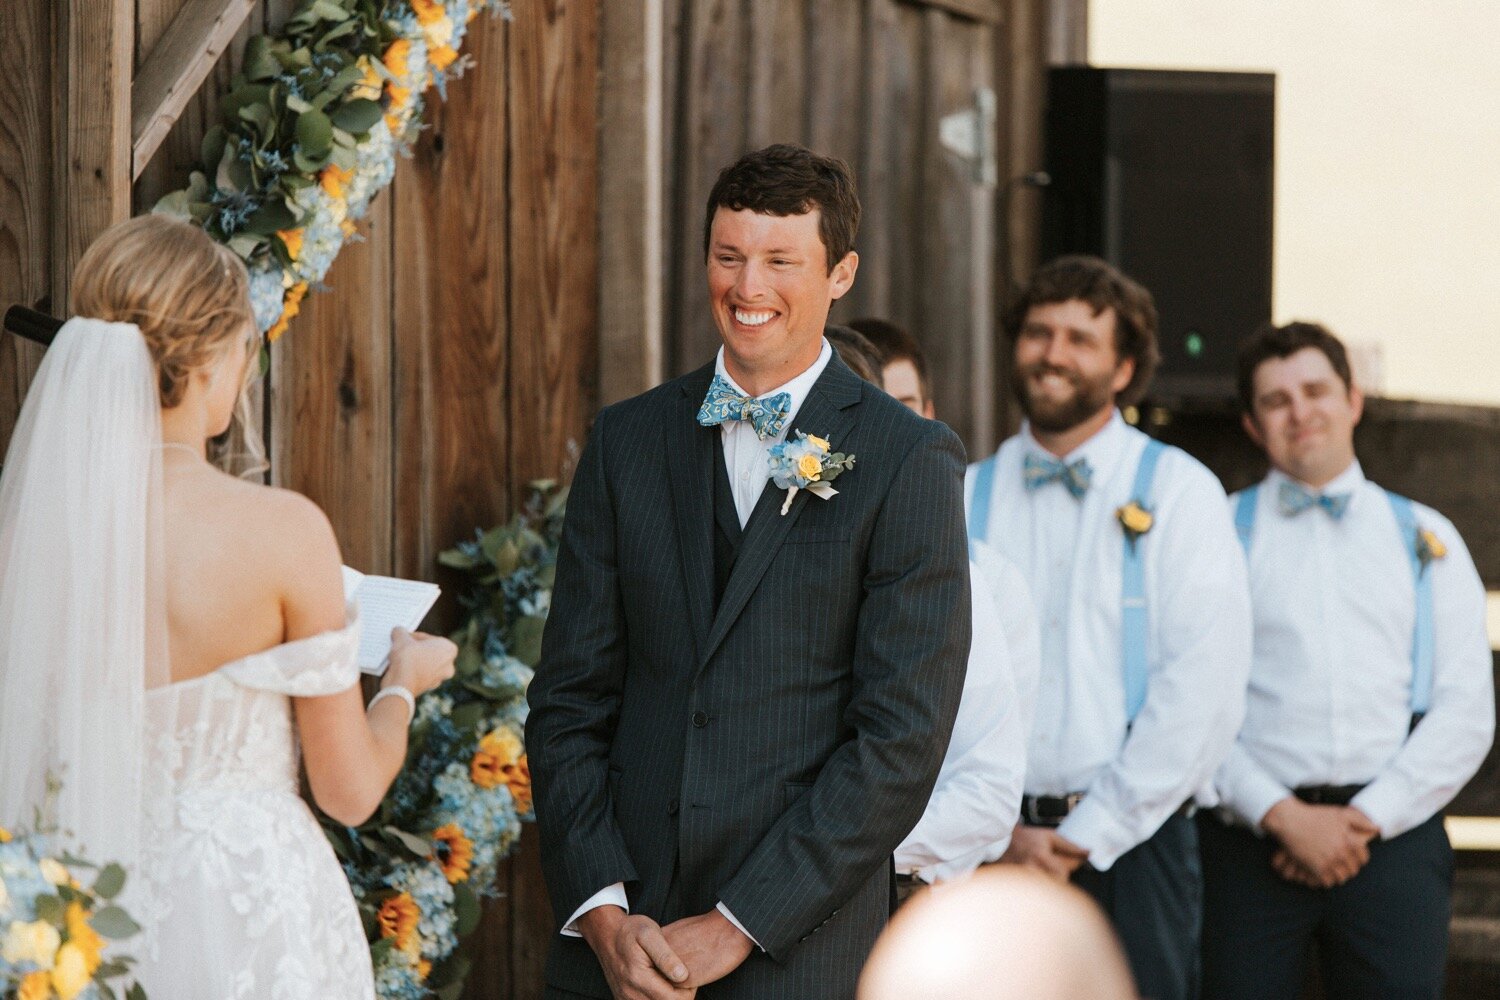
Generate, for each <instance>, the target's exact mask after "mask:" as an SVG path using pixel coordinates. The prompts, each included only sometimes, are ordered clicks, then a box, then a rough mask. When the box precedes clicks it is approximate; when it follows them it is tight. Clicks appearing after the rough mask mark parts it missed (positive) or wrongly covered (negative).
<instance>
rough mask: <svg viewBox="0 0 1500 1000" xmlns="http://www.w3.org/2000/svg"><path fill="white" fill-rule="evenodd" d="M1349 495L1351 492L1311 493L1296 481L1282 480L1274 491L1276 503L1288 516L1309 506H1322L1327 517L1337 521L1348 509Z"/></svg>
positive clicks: (1350, 495)
mask: <svg viewBox="0 0 1500 1000" xmlns="http://www.w3.org/2000/svg"><path fill="white" fill-rule="evenodd" d="M1351 497H1353V494H1352V493H1313V492H1312V491H1311V490H1306V489H1303V488H1302V487H1301V486H1298V485H1297V484H1296V483H1289V482H1287V481H1285V480H1282V483H1281V486H1280V488H1279V489H1277V491H1276V504H1277V506H1279V507H1280V508H1281V512H1282V513H1283V514H1285V515H1287V516H1288V517H1292V516H1294V515H1297V514H1300V513H1302V512H1303V511H1304V510H1307V509H1308V508H1309V507H1322V508H1323V509H1324V510H1325V511H1327V512H1328V516H1329V517H1331V518H1333V519H1334V520H1335V521H1337V520H1340V519H1342V518H1343V516H1344V514H1345V512H1346V511H1348V510H1349V500H1350V498H1351Z"/></svg>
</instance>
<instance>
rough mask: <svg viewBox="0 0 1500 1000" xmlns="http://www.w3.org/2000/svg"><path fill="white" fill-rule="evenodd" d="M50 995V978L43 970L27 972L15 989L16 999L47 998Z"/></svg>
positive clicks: (34, 999)
mask: <svg viewBox="0 0 1500 1000" xmlns="http://www.w3.org/2000/svg"><path fill="white" fill-rule="evenodd" d="M51 995H52V979H51V977H49V976H48V975H47V973H45V972H28V973H27V974H26V975H25V976H24V977H23V978H22V979H21V985H20V987H19V988H18V989H17V990H16V1000H47V998H48V997H50V996H51Z"/></svg>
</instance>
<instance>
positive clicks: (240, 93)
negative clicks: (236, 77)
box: [219, 83, 271, 128]
mask: <svg viewBox="0 0 1500 1000" xmlns="http://www.w3.org/2000/svg"><path fill="white" fill-rule="evenodd" d="M270 103H271V88H270V87H268V86H266V85H265V84H263V83H247V84H244V85H243V86H240V87H236V88H235V89H234V90H232V91H230V92H229V96H228V97H225V98H224V100H223V102H222V103H221V104H220V105H219V113H220V119H221V120H222V121H223V123H224V125H225V126H226V127H227V128H234V126H235V123H236V122H238V121H239V120H240V109H241V108H246V107H249V106H250V105H252V104H266V105H269V104H270Z"/></svg>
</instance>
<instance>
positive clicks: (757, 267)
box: [708, 207, 859, 395]
mask: <svg viewBox="0 0 1500 1000" xmlns="http://www.w3.org/2000/svg"><path fill="white" fill-rule="evenodd" d="M818 214H819V213H818V210H817V209H816V208H815V209H813V210H812V211H810V212H805V213H803V214H802V215H762V214H760V213H758V212H752V211H750V210H748V209H742V210H740V211H733V210H731V209H728V208H724V207H720V208H719V210H718V211H717V212H716V213H715V214H714V220H713V226H712V229H711V230H710V233H709V244H708V294H709V301H710V303H711V306H712V309H713V315H714V323H715V324H716V325H717V326H718V328H719V336H720V337H722V338H723V340H724V361H725V365H726V366H727V367H728V369H729V374H730V375H732V376H733V377H734V380H735V381H736V382H738V383H739V384H740V386H741V387H742V388H744V389H745V390H746V391H748V392H751V393H754V394H757V395H759V394H762V393H766V392H769V391H770V390H772V389H774V388H776V387H777V386H779V385H782V384H783V383H785V382H788V381H790V380H791V379H793V378H795V377H797V376H798V375H800V374H801V373H802V372H804V371H806V370H807V369H808V368H809V367H811V366H812V363H813V362H814V361H816V360H817V359H818V352H819V351H820V350H821V349H822V341H823V327H824V325H825V324H826V323H827V321H828V310H829V307H830V306H832V305H833V302H834V300H835V299H838V298H841V297H842V296H843V295H844V293H845V292H847V291H848V290H849V287H850V286H851V285H853V284H854V272H855V270H856V269H857V268H858V266H859V256H858V255H857V254H855V253H854V252H853V251H850V253H849V254H847V255H846V256H845V257H844V259H843V260H841V261H839V262H838V263H837V264H835V265H834V266H833V270H832V271H830V270H829V269H828V252H827V250H826V249H825V248H824V246H823V240H822V238H821V236H820V235H819V233H818Z"/></svg>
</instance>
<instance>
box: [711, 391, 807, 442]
mask: <svg viewBox="0 0 1500 1000" xmlns="http://www.w3.org/2000/svg"><path fill="white" fill-rule="evenodd" d="M791 407H792V394H791V393H789V392H778V393H777V394H776V395H774V396H766V397H765V398H764V399H756V398H755V397H754V396H745V395H742V394H741V393H740V392H738V391H737V390H736V389H735V387H734V386H733V385H731V384H730V383H729V380H728V379H726V378H725V377H724V376H723V375H715V376H714V381H713V385H711V386H709V387H708V395H707V396H706V397H705V398H704V400H703V406H701V407H700V408H699V409H698V423H700V424H702V425H703V426H704V427H717V426H718V425H719V424H722V423H727V422H729V421H731V420H748V421H749V422H750V425H751V426H752V427H754V428H755V434H756V436H757V437H759V438H760V439H761V440H762V441H764V440H765V439H766V438H769V437H775V436H776V435H778V434H780V433H781V429H782V428H783V427H785V426H786V418H787V416H788V411H789V410H791Z"/></svg>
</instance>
